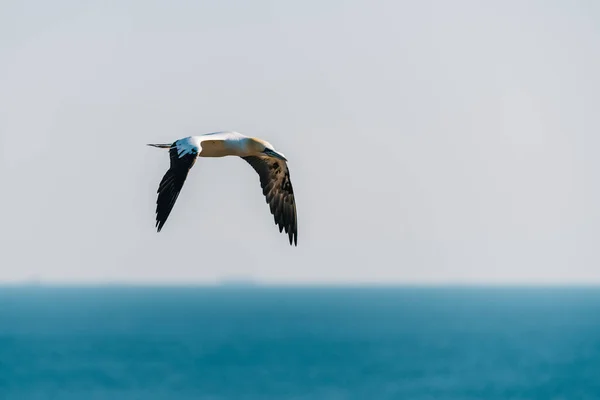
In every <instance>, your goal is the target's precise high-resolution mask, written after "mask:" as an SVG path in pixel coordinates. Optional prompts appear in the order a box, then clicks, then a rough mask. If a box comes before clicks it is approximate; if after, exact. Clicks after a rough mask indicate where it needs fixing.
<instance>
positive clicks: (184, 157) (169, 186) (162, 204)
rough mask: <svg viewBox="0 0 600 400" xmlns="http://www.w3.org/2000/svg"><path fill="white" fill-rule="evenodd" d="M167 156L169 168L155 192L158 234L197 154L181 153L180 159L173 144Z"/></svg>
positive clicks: (193, 152)
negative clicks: (169, 160)
mask: <svg viewBox="0 0 600 400" xmlns="http://www.w3.org/2000/svg"><path fill="white" fill-rule="evenodd" d="M169 155H170V156H171V167H170V168H169V170H168V171H167V172H166V173H165V176H164V177H163V178H162V181H161V182H160V185H159V186H158V190H157V191H156V192H157V193H158V198H157V199H156V227H157V230H158V232H160V230H161V229H162V227H163V225H164V224H165V222H167V218H169V214H171V210H172V209H173V206H174V205H175V201H177V197H179V192H181V188H182V187H183V183H184V182H185V179H186V178H187V176H188V173H189V171H190V169H191V168H192V167H193V166H194V163H195V162H196V157H197V156H198V152H197V151H192V152H187V153H182V154H181V157H180V156H179V151H178V149H177V146H176V145H175V144H173V146H171V149H170V150H169Z"/></svg>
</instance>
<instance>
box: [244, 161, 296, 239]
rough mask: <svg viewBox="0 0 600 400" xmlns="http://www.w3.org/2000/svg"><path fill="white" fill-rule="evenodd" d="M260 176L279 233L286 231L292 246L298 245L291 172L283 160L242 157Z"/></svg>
mask: <svg viewBox="0 0 600 400" xmlns="http://www.w3.org/2000/svg"><path fill="white" fill-rule="evenodd" d="M242 158H243V159H244V160H246V161H247V162H248V163H249V164H250V165H251V166H252V167H253V168H254V169H255V170H256V172H258V175H259V176H260V186H261V187H262V189H263V194H264V195H265V197H266V200H267V203H268V204H269V206H270V208H271V214H273V217H274V219H275V224H277V225H279V232H282V231H283V230H284V229H285V233H287V234H288V238H289V240H290V244H292V241H293V242H294V245H297V244H298V222H297V218H296V201H295V199H294V189H293V188H292V182H291V181H290V171H289V170H288V167H287V164H286V162H285V161H283V160H278V159H276V158H271V157H267V156H249V157H242Z"/></svg>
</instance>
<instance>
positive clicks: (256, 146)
mask: <svg viewBox="0 0 600 400" xmlns="http://www.w3.org/2000/svg"><path fill="white" fill-rule="evenodd" d="M248 147H249V149H250V151H251V152H252V153H253V155H257V156H262V155H266V156H269V157H274V158H278V159H280V160H283V161H287V158H285V156H284V155H283V154H282V153H279V152H278V151H275V149H274V148H273V146H272V145H271V143H269V142H267V141H266V140H262V139H258V138H250V140H249V143H248Z"/></svg>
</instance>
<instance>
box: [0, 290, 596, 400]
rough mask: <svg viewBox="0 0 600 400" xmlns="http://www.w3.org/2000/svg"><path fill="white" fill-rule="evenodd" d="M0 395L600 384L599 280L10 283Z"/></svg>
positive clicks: (278, 394) (523, 388) (439, 394)
mask: <svg viewBox="0 0 600 400" xmlns="http://www.w3.org/2000/svg"><path fill="white" fill-rule="evenodd" d="M0 399H2V400H11V399H15V400H16V399H18V400H30V399H58V400H60V399H77V400H79V399H85V400H94V399H110V400H119V399H123V400H131V399H140V400H154V399H161V400H162V399H169V400H177V399H195V400H197V399H368V400H379V399H408V400H425V399H428V400H429V399H431V400H434V399H435V400H444V399H448V400H459V399H460V400H467V399H469V400H470V399H473V400H475V399H477V400H495V399H498V400H500V399H501V400H509V399H540V400H553V399H565V400H575V399H600V289H583V288H579V289H576V288H570V289H569V288H544V289H541V288H326V287H317V288H293V287H286V288H275V287H249V288H240V287H222V288H219V287H214V288H209V287H204V288H202V287H198V288H140V287H137V288H135V287H87V288H73V287H71V288H59V287H20V288H17V287H2V288H0Z"/></svg>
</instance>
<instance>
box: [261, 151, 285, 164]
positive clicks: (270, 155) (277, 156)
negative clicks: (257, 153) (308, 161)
mask: <svg viewBox="0 0 600 400" xmlns="http://www.w3.org/2000/svg"><path fill="white" fill-rule="evenodd" d="M263 153H264V154H265V155H267V156H269V157H273V158H278V159H280V160H283V161H287V158H285V156H284V155H283V154H281V153H278V152H276V151H275V150H271V149H265V150H264V151H263Z"/></svg>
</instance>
